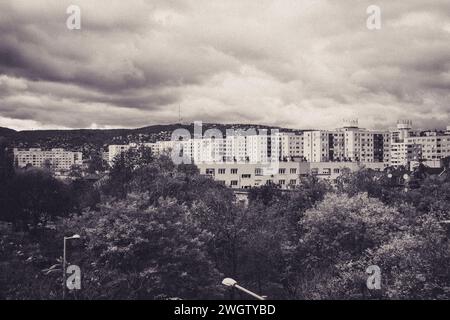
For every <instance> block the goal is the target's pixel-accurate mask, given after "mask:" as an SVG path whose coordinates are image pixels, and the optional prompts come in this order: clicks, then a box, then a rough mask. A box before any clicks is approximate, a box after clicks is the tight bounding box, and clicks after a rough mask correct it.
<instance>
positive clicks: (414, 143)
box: [390, 120, 450, 168]
mask: <svg viewBox="0 0 450 320" xmlns="http://www.w3.org/2000/svg"><path fill="white" fill-rule="evenodd" d="M391 145H392V146H391V159H390V165H391V166H395V167H398V166H405V167H408V168H409V167H410V165H411V163H412V162H423V163H425V164H427V165H430V166H435V165H436V163H437V165H438V166H439V165H440V160H442V159H444V158H446V157H448V156H450V127H447V130H446V131H437V130H435V131H429V130H428V131H421V130H418V129H413V127H412V122H411V121H409V120H401V121H399V122H398V123H397V127H396V128H395V129H392V130H391Z"/></svg>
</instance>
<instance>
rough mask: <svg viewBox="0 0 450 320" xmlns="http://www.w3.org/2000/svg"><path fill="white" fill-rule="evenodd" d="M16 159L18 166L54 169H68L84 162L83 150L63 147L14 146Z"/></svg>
mask: <svg viewBox="0 0 450 320" xmlns="http://www.w3.org/2000/svg"><path fill="white" fill-rule="evenodd" d="M14 161H15V164H16V166H17V167H19V168H23V167H26V166H33V167H40V168H44V167H47V166H48V167H49V168H51V169H52V170H54V171H67V170H70V169H71V168H72V166H73V165H82V164H83V154H82V153H81V152H74V151H67V150H64V149H61V148H54V149H50V150H43V149H40V148H29V149H20V148H14Z"/></svg>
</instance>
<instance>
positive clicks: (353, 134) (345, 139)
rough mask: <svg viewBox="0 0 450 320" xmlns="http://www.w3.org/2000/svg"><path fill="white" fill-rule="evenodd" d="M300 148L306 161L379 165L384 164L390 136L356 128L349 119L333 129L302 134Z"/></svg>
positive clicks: (385, 133) (388, 155)
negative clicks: (302, 147) (341, 126)
mask: <svg viewBox="0 0 450 320" xmlns="http://www.w3.org/2000/svg"><path fill="white" fill-rule="evenodd" d="M303 146H304V149H303V156H304V158H305V159H306V161H308V162H335V161H337V162H347V161H349V162H368V163H370V162H382V163H386V165H387V164H388V163H389V157H390V134H389V132H388V131H376V130H367V129H362V128H359V127H358V123H357V121H356V120H353V121H349V122H347V123H346V125H345V126H344V127H343V128H340V129H336V130H317V131H307V132H304V134H303Z"/></svg>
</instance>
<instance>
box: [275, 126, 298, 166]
mask: <svg viewBox="0 0 450 320" xmlns="http://www.w3.org/2000/svg"><path fill="white" fill-rule="evenodd" d="M276 135H277V136H278V137H279V158H280V159H282V160H289V159H291V158H295V159H302V158H303V134H295V133H293V132H279V133H277V134H276Z"/></svg>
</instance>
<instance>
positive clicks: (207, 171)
mask: <svg viewBox="0 0 450 320" xmlns="http://www.w3.org/2000/svg"><path fill="white" fill-rule="evenodd" d="M206 174H207V175H210V176H213V175H214V174H215V170H214V169H211V168H207V169H206Z"/></svg>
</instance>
